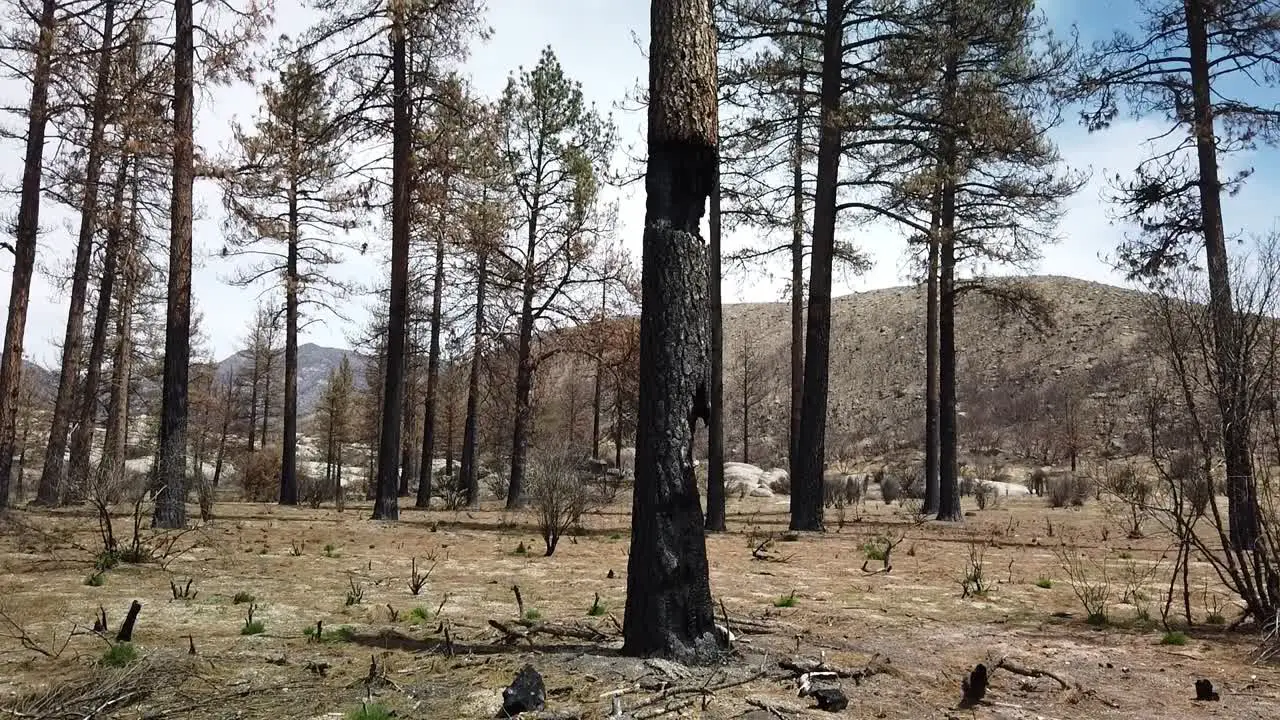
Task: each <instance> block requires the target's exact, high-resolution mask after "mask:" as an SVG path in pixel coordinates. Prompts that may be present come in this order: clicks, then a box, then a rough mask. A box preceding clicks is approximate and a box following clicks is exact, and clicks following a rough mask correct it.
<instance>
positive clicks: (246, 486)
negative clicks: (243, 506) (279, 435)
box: [240, 446, 301, 502]
mask: <svg viewBox="0 0 1280 720" xmlns="http://www.w3.org/2000/svg"><path fill="white" fill-rule="evenodd" d="M240 467H241V470H240V486H241V488H242V489H243V491H244V499H245V500H246V501H248V502H275V501H277V500H279V499H280V448H278V447H274V446H268V447H264V448H261V449H259V450H255V451H253V452H251V453H248V454H246V455H245V458H244V460H242V461H241V465H240ZM299 489H301V486H299Z"/></svg>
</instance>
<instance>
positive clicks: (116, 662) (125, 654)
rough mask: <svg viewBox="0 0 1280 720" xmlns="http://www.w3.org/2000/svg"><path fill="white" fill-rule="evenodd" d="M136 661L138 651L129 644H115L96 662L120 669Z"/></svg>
mask: <svg viewBox="0 0 1280 720" xmlns="http://www.w3.org/2000/svg"><path fill="white" fill-rule="evenodd" d="M137 659H138V649H137V648H135V647H134V646H133V645H131V644H129V643H127V642H126V643H116V644H115V645H112V646H111V647H109V648H107V651H106V652H105V653H103V654H102V658H101V659H100V660H99V661H98V662H99V663H101V664H102V665H105V666H107V667H113V668H122V667H125V666H126V665H129V664H130V663H132V662H133V661H134V660H137Z"/></svg>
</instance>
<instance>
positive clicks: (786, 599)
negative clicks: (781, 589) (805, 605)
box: [773, 590, 796, 608]
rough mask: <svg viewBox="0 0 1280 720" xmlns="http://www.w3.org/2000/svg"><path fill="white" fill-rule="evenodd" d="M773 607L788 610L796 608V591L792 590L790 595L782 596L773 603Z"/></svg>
mask: <svg viewBox="0 0 1280 720" xmlns="http://www.w3.org/2000/svg"><path fill="white" fill-rule="evenodd" d="M773 606H774V607H778V608H789V607H795V606H796V591H795V590H792V591H791V594H790V595H783V596H781V597H779V598H778V599H777V600H774V601H773Z"/></svg>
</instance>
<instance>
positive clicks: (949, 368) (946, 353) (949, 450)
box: [938, 3, 964, 522]
mask: <svg viewBox="0 0 1280 720" xmlns="http://www.w3.org/2000/svg"><path fill="white" fill-rule="evenodd" d="M953 6H954V3H953ZM958 66H959V61H958V59H957V58H956V56H954V55H951V56H949V57H948V58H947V61H946V67H945V68H944V69H943V78H942V95H943V96H942V107H943V108H944V114H947V115H949V113H948V112H946V109H947V108H949V107H950V106H951V104H952V103H953V102H954V101H955V98H956V86H957V82H958V73H959V70H958ZM939 149H940V150H941V155H942V184H941V201H940V203H939V208H938V236H939V248H938V250H939V267H938V519H939V520H950V521H953V522H960V521H962V520H963V519H964V515H963V514H962V513H961V512H960V483H959V480H958V478H957V477H956V474H957V470H958V463H957V460H958V458H957V452H956V450H957V446H958V441H959V428H958V427H957V422H956V285H955V279H956V236H955V227H956V174H957V169H956V141H955V135H954V130H952V129H951V128H949V127H947V128H945V129H944V130H943V136H942V139H941V143H940V147H939Z"/></svg>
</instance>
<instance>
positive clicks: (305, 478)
mask: <svg viewBox="0 0 1280 720" xmlns="http://www.w3.org/2000/svg"><path fill="white" fill-rule="evenodd" d="M295 477H296V479H297V482H298V500H299V501H300V502H304V503H306V504H307V505H308V506H310V507H312V508H318V507H320V504H321V503H326V502H329V501H331V500H334V499H336V498H335V496H336V493H335V492H334V484H335V483H334V482H333V481H331V480H330V481H325V480H323V479H320V478H315V477H312V476H311V475H309V474H307V473H305V472H303V471H302V470H298V471H297V473H296V476H295Z"/></svg>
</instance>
